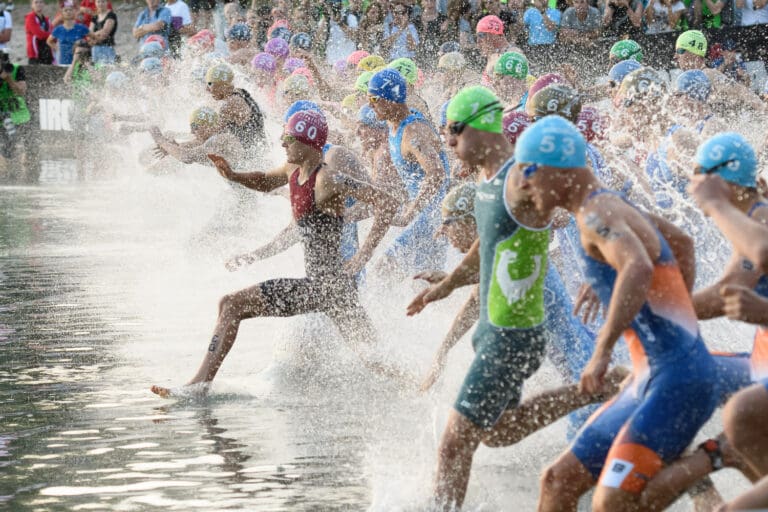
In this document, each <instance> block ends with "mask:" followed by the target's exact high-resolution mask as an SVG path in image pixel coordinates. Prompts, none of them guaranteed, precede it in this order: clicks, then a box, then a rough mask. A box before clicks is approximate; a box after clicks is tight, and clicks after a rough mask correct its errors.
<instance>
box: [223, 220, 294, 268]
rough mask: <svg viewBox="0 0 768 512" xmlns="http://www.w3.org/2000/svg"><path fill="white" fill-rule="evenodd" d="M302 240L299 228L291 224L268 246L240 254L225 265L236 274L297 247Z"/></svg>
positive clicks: (268, 243)
mask: <svg viewBox="0 0 768 512" xmlns="http://www.w3.org/2000/svg"><path fill="white" fill-rule="evenodd" d="M300 239H301V237H300V236H299V229H298V226H296V223H295V222H291V223H290V224H289V225H288V226H286V227H285V229H283V230H282V231H280V233H278V234H277V236H275V238H273V239H272V240H270V241H269V242H267V244H266V245H263V246H261V247H259V248H258V249H256V250H254V251H251V252H247V253H245V254H239V255H237V256H235V257H233V258H231V259H230V260H229V261H227V262H226V263H225V265H226V267H227V270H229V271H230V272H234V271H235V270H237V269H238V268H240V267H242V266H244V265H252V264H254V263H256V262H257V261H261V260H265V259H267V258H271V257H272V256H275V255H277V254H280V253H281V252H283V251H286V250H288V249H290V248H291V247H293V246H294V245H296V244H297V243H298V242H299V240H300Z"/></svg>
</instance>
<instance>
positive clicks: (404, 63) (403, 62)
mask: <svg viewBox="0 0 768 512" xmlns="http://www.w3.org/2000/svg"><path fill="white" fill-rule="evenodd" d="M387 67H388V68H390V69H394V70H397V72H398V73H400V74H401V75H403V78H405V81H406V82H408V84H410V85H413V84H415V83H416V81H417V80H418V79H419V72H418V68H417V67H416V63H415V62H413V61H412V60H411V59H409V58H406V57H401V58H399V59H395V60H393V61H392V62H390V63H389V64H387Z"/></svg>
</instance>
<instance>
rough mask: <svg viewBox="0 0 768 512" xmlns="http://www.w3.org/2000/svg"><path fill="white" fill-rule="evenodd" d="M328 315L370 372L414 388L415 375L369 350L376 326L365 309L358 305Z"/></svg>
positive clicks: (415, 382) (373, 342) (374, 342)
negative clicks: (383, 359)
mask: <svg viewBox="0 0 768 512" xmlns="http://www.w3.org/2000/svg"><path fill="white" fill-rule="evenodd" d="M328 316H329V317H330V318H331V320H333V323H334V324H336V328H337V329H338V330H339V332H340V333H341V337H342V338H343V339H344V341H346V342H347V343H349V344H350V346H351V347H352V350H354V351H355V353H356V354H357V355H358V357H360V360H361V361H362V363H363V364H364V365H365V367H366V368H368V369H369V370H371V372H373V373H376V374H379V375H382V376H384V377H388V378H391V379H393V380H395V381H398V382H400V383H401V384H403V385H405V386H408V387H409V388H411V389H416V386H417V384H418V381H417V380H416V376H415V375H412V374H410V373H409V372H407V371H405V370H403V369H401V368H398V367H396V366H394V365H391V364H389V363H387V362H385V361H382V360H381V358H380V357H377V356H376V355H375V354H374V353H373V351H372V350H371V349H372V348H373V347H374V346H375V344H376V340H377V339H378V335H377V333H376V328H375V327H374V325H373V323H372V322H371V319H370V317H369V316H368V314H367V313H366V312H365V310H364V309H363V308H362V307H360V306H358V307H354V308H352V309H348V310H342V311H331V312H328Z"/></svg>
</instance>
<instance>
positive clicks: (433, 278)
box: [413, 270, 448, 284]
mask: <svg viewBox="0 0 768 512" xmlns="http://www.w3.org/2000/svg"><path fill="white" fill-rule="evenodd" d="M447 275H448V274H446V273H445V272H443V271H442V270H425V271H424V272H419V273H418V274H416V275H415V276H413V278H414V279H421V280H423V281H426V282H428V283H429V284H436V283H439V282H440V281H442V280H443V279H445V276H447Z"/></svg>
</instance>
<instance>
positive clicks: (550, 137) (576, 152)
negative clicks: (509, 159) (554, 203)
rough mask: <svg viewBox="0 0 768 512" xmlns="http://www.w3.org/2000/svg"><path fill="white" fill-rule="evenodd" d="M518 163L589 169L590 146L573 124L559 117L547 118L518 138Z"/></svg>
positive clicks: (516, 148)
mask: <svg viewBox="0 0 768 512" xmlns="http://www.w3.org/2000/svg"><path fill="white" fill-rule="evenodd" d="M515 160H516V161H518V162H520V163H526V164H539V165H546V166H548V167H558V168H561V169H568V168H572V167H586V165H587V143H586V141H585V140H584V136H583V135H582V134H581V133H580V132H579V129H578V128H576V126H575V125H574V124H573V123H571V122H570V121H568V120H567V119H565V118H563V117H560V116H547V117H544V118H542V119H540V120H538V121H536V122H535V123H533V124H532V125H531V126H529V127H528V128H527V129H526V130H525V131H524V132H523V134H522V135H521V136H520V138H519V139H517V144H516V145H515Z"/></svg>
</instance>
